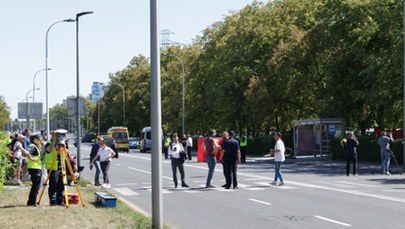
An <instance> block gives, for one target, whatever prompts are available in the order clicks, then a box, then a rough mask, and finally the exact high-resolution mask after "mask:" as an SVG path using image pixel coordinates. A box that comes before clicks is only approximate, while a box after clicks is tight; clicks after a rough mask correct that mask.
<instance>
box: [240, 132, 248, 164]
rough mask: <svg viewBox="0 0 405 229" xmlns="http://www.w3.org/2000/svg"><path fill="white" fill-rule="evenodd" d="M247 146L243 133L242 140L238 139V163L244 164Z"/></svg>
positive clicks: (246, 139)
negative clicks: (239, 155)
mask: <svg viewBox="0 0 405 229" xmlns="http://www.w3.org/2000/svg"><path fill="white" fill-rule="evenodd" d="M247 146H248V138H247V136H246V134H245V133H243V135H242V138H241V139H240V144H239V147H240V154H241V158H240V162H241V163H245V162H246V151H247Z"/></svg>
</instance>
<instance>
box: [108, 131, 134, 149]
mask: <svg viewBox="0 0 405 229" xmlns="http://www.w3.org/2000/svg"><path fill="white" fill-rule="evenodd" d="M107 133H108V136H110V137H111V138H113V139H114V140H115V144H116V145H117V149H118V150H121V151H124V152H127V153H128V152H129V147H128V138H129V133H128V128H127V127H124V126H113V127H111V128H109V129H108V130H107Z"/></svg>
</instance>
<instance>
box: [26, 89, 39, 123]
mask: <svg viewBox="0 0 405 229" xmlns="http://www.w3.org/2000/svg"><path fill="white" fill-rule="evenodd" d="M35 90H39V88H33V89H30V90H28V91H27V94H25V100H26V101H27V123H26V127H27V128H29V124H30V103H29V101H28V94H29V93H30V92H31V91H35Z"/></svg>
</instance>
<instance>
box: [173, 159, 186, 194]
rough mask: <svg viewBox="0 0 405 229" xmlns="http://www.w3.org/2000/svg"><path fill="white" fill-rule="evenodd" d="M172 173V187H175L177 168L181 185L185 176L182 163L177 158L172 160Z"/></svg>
mask: <svg viewBox="0 0 405 229" xmlns="http://www.w3.org/2000/svg"><path fill="white" fill-rule="evenodd" d="M171 160H172V173H173V182H174V185H175V186H176V187H177V168H179V171H180V176H181V183H182V184H183V183H184V179H185V174H184V166H183V162H181V161H179V159H177V158H172V159H171Z"/></svg>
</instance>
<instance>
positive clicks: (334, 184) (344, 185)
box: [316, 181, 355, 188]
mask: <svg viewBox="0 0 405 229" xmlns="http://www.w3.org/2000/svg"><path fill="white" fill-rule="evenodd" d="M316 182H317V183H322V184H328V185H333V186H338V187H342V188H354V187H355V186H353V185H346V184H337V183H336V182H329V181H316Z"/></svg>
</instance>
